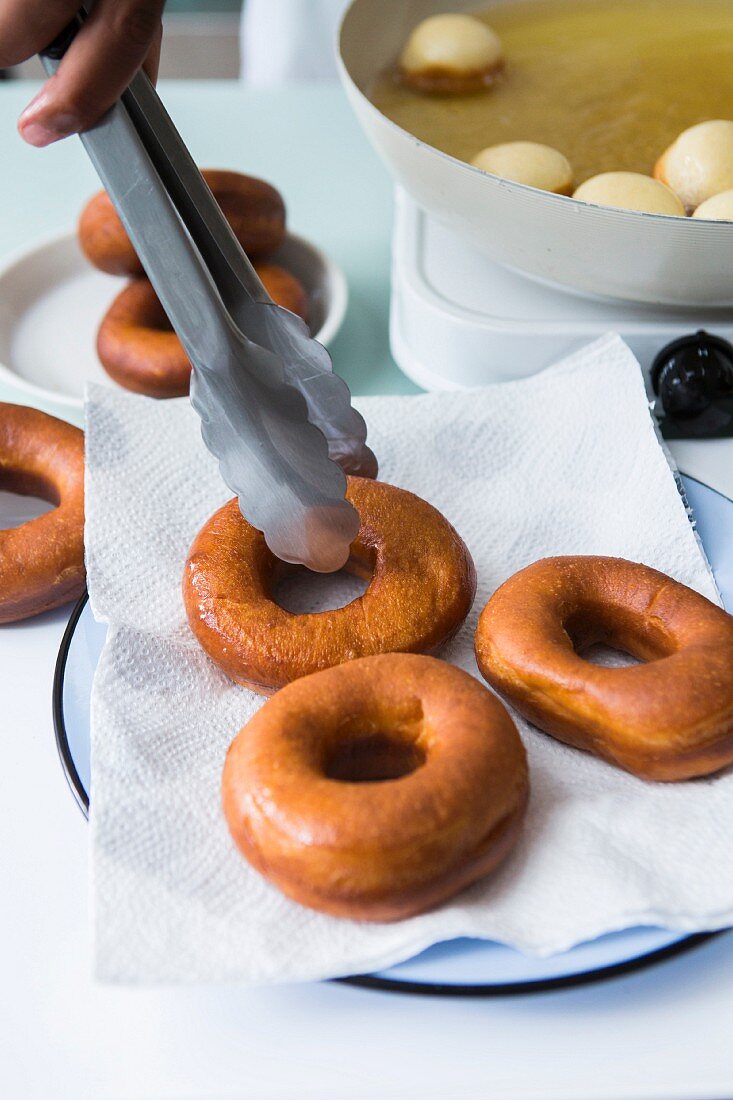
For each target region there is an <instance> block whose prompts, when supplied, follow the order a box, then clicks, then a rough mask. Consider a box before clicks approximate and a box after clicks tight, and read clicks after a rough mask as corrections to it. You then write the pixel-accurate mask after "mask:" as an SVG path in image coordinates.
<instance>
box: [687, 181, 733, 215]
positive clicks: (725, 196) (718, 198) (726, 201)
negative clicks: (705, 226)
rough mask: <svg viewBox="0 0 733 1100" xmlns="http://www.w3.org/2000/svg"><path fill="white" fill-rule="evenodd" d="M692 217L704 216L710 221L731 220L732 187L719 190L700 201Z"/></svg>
mask: <svg viewBox="0 0 733 1100" xmlns="http://www.w3.org/2000/svg"><path fill="white" fill-rule="evenodd" d="M692 216H693V218H705V219H706V220H707V221H710V222H733V188H731V190H730V191H721V192H720V194H719V195H713V197H712V198H710V199H705V202H703V203H700V205H699V206H698V208H697V210H696V211H695V213H694V214H693V215H692Z"/></svg>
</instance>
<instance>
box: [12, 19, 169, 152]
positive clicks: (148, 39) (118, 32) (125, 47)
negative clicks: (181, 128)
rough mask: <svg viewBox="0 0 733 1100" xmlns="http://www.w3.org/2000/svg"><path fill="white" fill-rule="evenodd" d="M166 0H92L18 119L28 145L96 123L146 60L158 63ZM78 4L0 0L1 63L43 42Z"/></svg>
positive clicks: (150, 66) (23, 56) (149, 65)
mask: <svg viewBox="0 0 733 1100" xmlns="http://www.w3.org/2000/svg"><path fill="white" fill-rule="evenodd" d="M164 3H165V0H97V3H96V4H95V5H94V8H93V10H92V13H91V15H90V16H89V18H88V19H87V20H86V22H85V24H84V26H83V27H82V29H81V30H80V31H79V33H78V34H77V36H76V38H75V39H74V41H73V43H72V44H71V46H70V47H69V49H68V51H67V52H66V54H65V56H64V58H63V60H62V62H61V64H60V66H59V69H58V72H57V73H56V74H55V75H54V76H52V77H50V78H49V80H47V81H46V83H45V84H44V86H43V88H42V89H41V91H40V92H39V93H38V95H37V96H36V97H35V98H34V99H33V100H32V101H31V103H30V104H29V105H28V106H27V107H26V109H25V110H24V111H23V113H22V115H21V116H20V119H19V120H18V130H19V131H20V135H21V137H22V138H23V139H24V140H25V141H27V142H28V143H29V144H30V145H36V146H39V147H40V146H44V145H50V144H51V143H52V142H54V141H58V140H59V138H63V137H66V136H67V135H69V134H75V133H79V132H80V131H82V130H86V129H88V128H89V127H90V126H92V125H94V123H95V122H97V121H98V119H100V118H101V116H102V115H103V114H104V113H105V111H106V110H107V109H108V108H109V107H111V106H112V104H113V103H114V101H115V100H116V99H117V98H118V97H119V96H120V94H121V93H122V92H123V91H124V90H125V88H126V87H127V85H128V84H129V83H130V80H131V79H132V77H133V76H134V75H135V73H136V72H137V70H138V69H139V68H140V67H141V66H143V65H144V67H145V69H146V71H147V73H148V75H149V76H151V77H152V78H153V79H155V76H156V74H157V70H158V59H159V55H160V40H161V35H162V26H161V17H162V14H163V6H164ZM78 10H79V0H0V68H7V67H8V66H11V65H18V64H20V62H21V61H25V60H27V59H28V58H29V57H32V56H33V54H36V53H39V52H40V51H41V50H43V49H44V48H45V47H46V46H48V45H49V44H50V43H51V42H52V41H53V40H54V38H56V36H57V35H58V34H60V33H61V31H63V29H64V27H66V26H67V24H68V23H69V22H70V21H71V19H72V18H73V17H74V15H75V14H76V12H77V11H78Z"/></svg>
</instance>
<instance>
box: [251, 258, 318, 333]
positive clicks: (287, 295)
mask: <svg viewBox="0 0 733 1100" xmlns="http://www.w3.org/2000/svg"><path fill="white" fill-rule="evenodd" d="M254 268H255V271H256V272H257V274H258V275H259V277H260V280H261V282H262V285H263V286H264V288H265V290H266V291H267V293H268V294H269V295H270V297H271V298H272V300H273V302H274V303H275V304H276V305H278V306H282V307H283V309H289V310H290V312H291V313H297V315H298V317H302V318H303V320H304V321H305V322H306V324H307V322H308V316H309V314H310V303H309V301H308V294H307V293H306V289H305V287H304V286H303V284H302V283H301V281H300V279H296V277H295V275H293V274H292V273H291V272H290V271H286V270H285V268H284V267H280V265H279V264H273V263H267V262H264V261H263V262H261V263H256V264H255V265H254Z"/></svg>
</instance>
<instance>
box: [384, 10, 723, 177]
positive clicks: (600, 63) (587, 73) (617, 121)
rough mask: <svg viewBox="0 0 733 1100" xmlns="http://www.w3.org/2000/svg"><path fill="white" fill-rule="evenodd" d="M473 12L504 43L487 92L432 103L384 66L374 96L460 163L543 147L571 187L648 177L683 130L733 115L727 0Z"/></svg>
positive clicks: (402, 123)
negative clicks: (509, 144) (622, 173)
mask: <svg viewBox="0 0 733 1100" xmlns="http://www.w3.org/2000/svg"><path fill="white" fill-rule="evenodd" d="M446 8H450V5H449V4H447V5H446ZM476 15H478V16H479V17H480V18H482V19H485V20H486V22H488V23H490V25H491V26H492V27H493V28H494V30H496V32H497V33H498V34H499V35H500V37H501V39H502V42H503V44H504V52H505V56H506V69H505V71H504V73H503V74H502V75H501V76H500V77H499V79H498V81H497V83H496V84H495V85H494V86H493V87H492V88H490V89H487V90H486V91H483V92H479V93H476V94H473V95H467V96H460V97H441V98H438V97H430V96H425V95H420V94H419V93H417V92H413V91H410V90H408V89H406V88H404V87H402V86H401V85H400V84H399V82H398V81H397V79H396V77H395V73H394V70H393V69H392V70H390V71H389V72H387V73H383V74H381V75H380V77H379V78H378V80H377V81H376V82H375V86H374V88H373V89H372V94H371V98H372V100H373V102H374V103H375V105H376V106H377V107H378V108H379V109H380V110H381V111H382V112H383V113H384V114H385V115H387V116H388V117H389V118H391V119H392V120H393V121H394V122H396V123H397V124H398V125H399V126H401V127H403V129H405V130H407V131H409V132H410V133H411V134H414V135H415V136H416V137H418V138H421V139H422V140H423V141H426V142H427V143H428V144H430V145H433V146H435V147H436V148H438V149H442V150H443V151H444V152H446V153H450V154H451V155H452V156H454V157H458V158H459V159H460V160H470V159H471V158H472V157H473V156H475V154H476V153H477V152H478V151H479V150H480V149H483V148H484V147H485V146H487V145H494V144H496V143H498V142H503V141H539V142H544V143H545V144H546V145H552V146H553V147H554V148H556V149H559V150H561V152H563V153H564V154H565V156H566V157H567V158H568V160H569V161H570V163H571V164H572V165H573V168H574V171H575V177H576V182H577V183H581V182H582V181H583V180H584V179H587V178H588V177H589V176H592V175H595V174H596V173H597V172H608V171H614V170H621V169H623V170H627V171H635V172H646V173H650V172H651V171H652V168H653V165H654V162H655V160H656V159H657V157H658V156H659V155H660V153H662V152H663V151H664V149H665V148H666V146H667V145H668V144H669V143H670V142H671V141H672V140H673V139H674V138H675V137H676V136H677V134H678V133H679V132H680V131H681V130H684V129H686V127H688V126H692V125H693V124H694V123H696V122H703V121H704V120H705V119H711V118H733V0H697V2H692V0H515V2H508V3H501V4H495V5H493V6H491V7H485V8H482V9H479V10H477V11H476Z"/></svg>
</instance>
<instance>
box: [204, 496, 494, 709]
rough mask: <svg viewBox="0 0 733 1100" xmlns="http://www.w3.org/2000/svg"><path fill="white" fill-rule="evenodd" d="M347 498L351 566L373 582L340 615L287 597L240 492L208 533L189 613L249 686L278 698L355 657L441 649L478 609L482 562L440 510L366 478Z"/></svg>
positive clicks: (212, 651)
mask: <svg viewBox="0 0 733 1100" xmlns="http://www.w3.org/2000/svg"><path fill="white" fill-rule="evenodd" d="M346 497H347V499H348V500H350V501H351V503H352V504H353V505H354V507H355V508H356V510H357V512H358V513H359V518H360V520H361V526H360V529H359V534H358V536H357V537H356V539H355V540H354V542H353V544H352V547H351V557H350V559H349V561H348V563H347V565H346V566H345V568H346V570H347V571H349V572H351V573H355V574H357V575H359V576H362V577H365V578H368V579H369V586H368V588H367V590H366V591H365V593H364V595H363V596H360V597H359V598H358V599H355V600H353V602H352V603H349V604H347V605H346V606H345V607H339V608H336V609H335V610H333V611H322V612H320V613H318V614H310V615H293V614H291V613H290V612H288V611H285V610H283V608H281V607H280V606H279V605H278V604H277V603H276V602H275V600H274V599H273V586H274V583H275V581H276V579H277V577H278V575H281V573H282V571H283V569H284V568H286V567H285V566H284V565H283V563H282V562H279V561H278V559H277V558H275V557H274V555H273V554H272V552H271V551H270V550H269V548H268V547H267V544H266V543H265V539H264V536H263V535H262V533H261V532H260V531H258V530H256V528H254V527H252V526H251V525H250V524H249V523H248V522H247V521H246V520H245V519H244V518H243V516H242V514H241V513H240V511H239V506H238V504H237V501H236V500H232V501H230V502H229V503H228V504H225V505H224V507H223V508H220V509H219V511H218V512H216V513H215V514H214V515H213V516H212V517H211V519H210V520H208V522H207V523H205V524H204V526H203V528H202V529H201V531H200V532H199V534H198V535H197V537H196V539H195V541H194V544H193V546H192V548H191V552H190V554H189V557H188V561H187V562H186V567H185V572H184V576H183V599H184V604H185V608H186V614H187V616H188V621H189V624H190V626H191V629H192V631H193V633H194V635H195V636H196V638H197V639H198V641H199V643H200V645H201V646H202V647H203V649H204V650H205V651H206V653H208V655H209V657H211V659H212V661H214V663H215V664H217V665H218V666H219V668H221V669H222V670H223V671H224V672H225V673H226V674H227V676H229V677H230V678H231V679H232V680H235V681H236V682H237V683H238V684H243V685H244V686H245V687H249V688H252V690H253V691H257V692H260V693H261V694H263V695H269V694H271V693H272V692H273V691H277V690H278V688H281V687H284V685H285V684H288V683H290V681H291V680H296V679H297V678H298V677H300V676H307V675H308V674H309V673H311V672H317V671H319V670H320V669H324V668H329V667H331V666H332V665H338V664H341V663H342V662H343V661H350V660H353V659H354V658H355V657H369V656H373V655H374V654H377V653H393V652H395V653H396V652H400V653H429V652H432V651H433V650H435V649H437V648H438V647H439V646H441V645H443V644H444V643H445V642H447V641H448V640H449V639H450V638H452V637H453V635H454V634H455V633H456V631H457V630H458V629H459V627H460V626H461V624H462V623H463V621H464V619H465V618H466V616H467V615H468V612H469V611H470V609H471V604H472V603H473V598H474V595H475V592H476V572H475V569H474V565H473V560H472V558H471V555H470V554H469V552H468V550H467V548H466V546H465V545H464V543H463V542H462V540H461V539H460V538H459V536H458V534H457V533H456V532H455V531H454V529H453V528H452V527H451V525H450V524H449V523H448V521H447V520H446V519H445V518H444V517H443V516H442V515H441V514H440V512H438V511H437V509H435V508H433V507H432V505H430V504H428V503H427V502H426V501H424V500H421V499H420V498H419V497H417V496H414V495H413V494H412V493H408V492H406V491H405V490H404V489H397V488H395V486H393V485H387V484H385V483H384V482H379V481H371V480H369V479H368V478H362V477H349V478H348V479H347V491H346ZM289 568H290V569H292V568H293V567H289Z"/></svg>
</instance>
